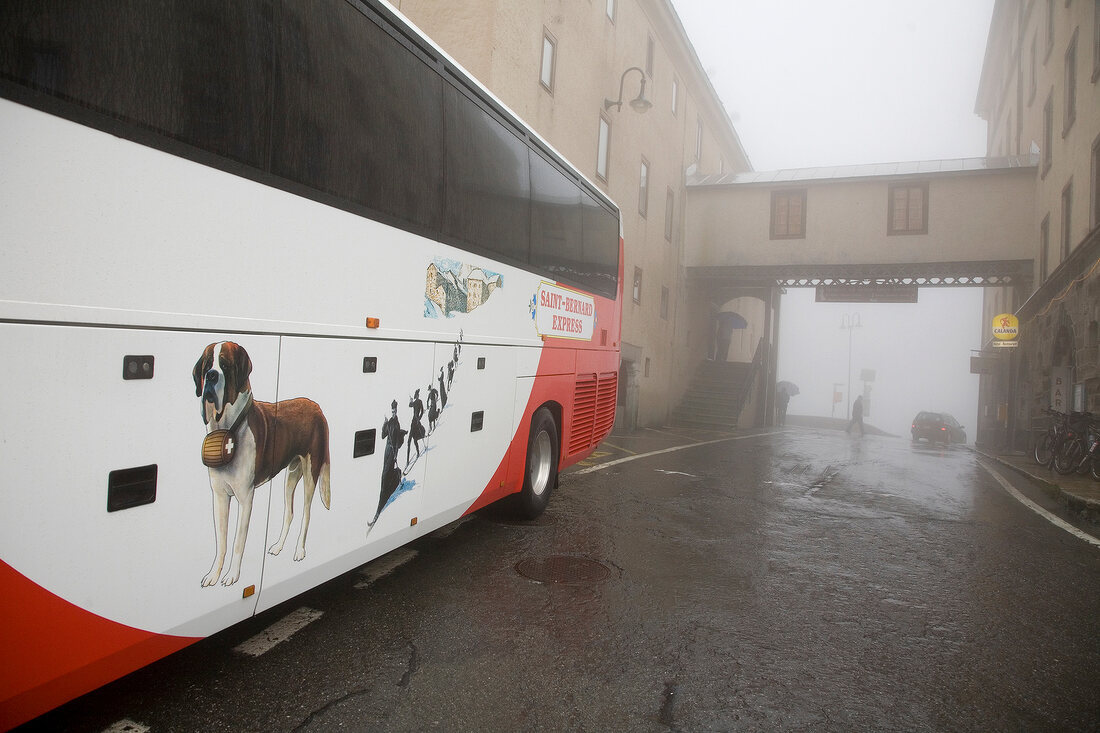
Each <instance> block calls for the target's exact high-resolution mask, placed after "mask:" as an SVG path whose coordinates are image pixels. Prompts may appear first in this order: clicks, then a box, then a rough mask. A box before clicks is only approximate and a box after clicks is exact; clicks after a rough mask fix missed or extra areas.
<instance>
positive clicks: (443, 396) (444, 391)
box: [439, 367, 447, 412]
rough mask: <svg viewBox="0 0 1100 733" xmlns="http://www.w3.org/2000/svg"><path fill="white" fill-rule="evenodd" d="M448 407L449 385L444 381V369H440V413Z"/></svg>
mask: <svg viewBox="0 0 1100 733" xmlns="http://www.w3.org/2000/svg"><path fill="white" fill-rule="evenodd" d="M446 406H447V385H446V383H445V382H444V381H443V367H439V411H440V412H443V408H444V407H446Z"/></svg>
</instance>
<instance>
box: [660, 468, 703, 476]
mask: <svg viewBox="0 0 1100 733" xmlns="http://www.w3.org/2000/svg"><path fill="white" fill-rule="evenodd" d="M654 470H655V471H656V472H657V473H667V474H668V475H670V476H687V477H688V478H699V477H698V476H696V475H695V474H694V473H684V472H683V471H666V470H665V469H663V468H656V469H654Z"/></svg>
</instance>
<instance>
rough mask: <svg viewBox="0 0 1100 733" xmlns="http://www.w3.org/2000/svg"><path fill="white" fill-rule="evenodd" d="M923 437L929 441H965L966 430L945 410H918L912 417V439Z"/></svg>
mask: <svg viewBox="0 0 1100 733" xmlns="http://www.w3.org/2000/svg"><path fill="white" fill-rule="evenodd" d="M921 438H924V439H925V440H927V441H928V442H929V443H943V444H944V445H947V444H948V443H965V442H966V431H965V430H963V426H962V425H959V421H958V420H956V419H955V418H954V417H952V416H951V415H950V414H948V413H946V412H919V413H917V416H916V417H914V418H913V441H914V442H916V441H918V440H920V439H921Z"/></svg>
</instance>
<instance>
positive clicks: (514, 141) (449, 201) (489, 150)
mask: <svg viewBox="0 0 1100 733" xmlns="http://www.w3.org/2000/svg"><path fill="white" fill-rule="evenodd" d="M443 96H444V119H445V124H444V150H445V155H444V157H445V160H444V168H443V177H444V182H445V183H444V189H445V192H446V198H445V200H446V204H445V209H444V211H445V214H444V220H443V233H444V235H445V236H447V237H451V238H453V239H457V240H458V241H460V242H465V243H467V244H470V245H473V246H474V247H477V248H484V249H487V250H489V251H491V252H494V253H496V254H499V255H502V256H504V257H505V258H508V259H511V260H512V261H513V262H517V263H526V262H527V261H528V245H529V240H530V236H531V234H530V232H531V176H530V172H529V170H528V161H527V144H526V143H525V142H524V141H522V140H520V139H519V138H518V137H516V135H515V134H513V133H512V131H511V130H509V129H508V128H507V127H505V126H504V125H503V124H502V123H500V122H499V121H497V120H496V119H495V118H494V117H493V116H491V115H490V114H489V113H488V112H486V111H484V110H483V109H481V107H479V106H478V105H477V104H475V103H474V102H473V101H472V100H470V99H469V98H468V97H466V95H464V94H463V93H462V92H460V91H458V90H457V89H455V88H454V87H451V86H449V85H448V86H447V88H446V90H445V92H444V95H443Z"/></svg>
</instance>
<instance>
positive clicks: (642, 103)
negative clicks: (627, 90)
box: [603, 66, 653, 114]
mask: <svg viewBox="0 0 1100 733" xmlns="http://www.w3.org/2000/svg"><path fill="white" fill-rule="evenodd" d="M632 71H637V72H638V73H639V74H641V75H642V83H641V89H640V90H639V91H638V96H637V97H635V98H634V99H632V100H630V102H629V104H630V107H631V109H633V110H634V111H635V112H638V113H639V114H642V113H645V112H646V110H648V109H649V108H650V107H652V106H653V102H650V101H649V100H648V99H646V96H645V71H643V70H642V69H641V68H640V67H638V66H631V67H630V68H629V69H627V70H626V71H624V72H623V75H622V76H620V77H619V98H618V99H617V100H614V101H613V100H610V99H605V100H603V108H604V109H605V110H610V109H611V108H612V107H614V108H615V109H616V110H620V109H622V108H623V82H625V81H626V75H627V74H629V73H630V72H632Z"/></svg>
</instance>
